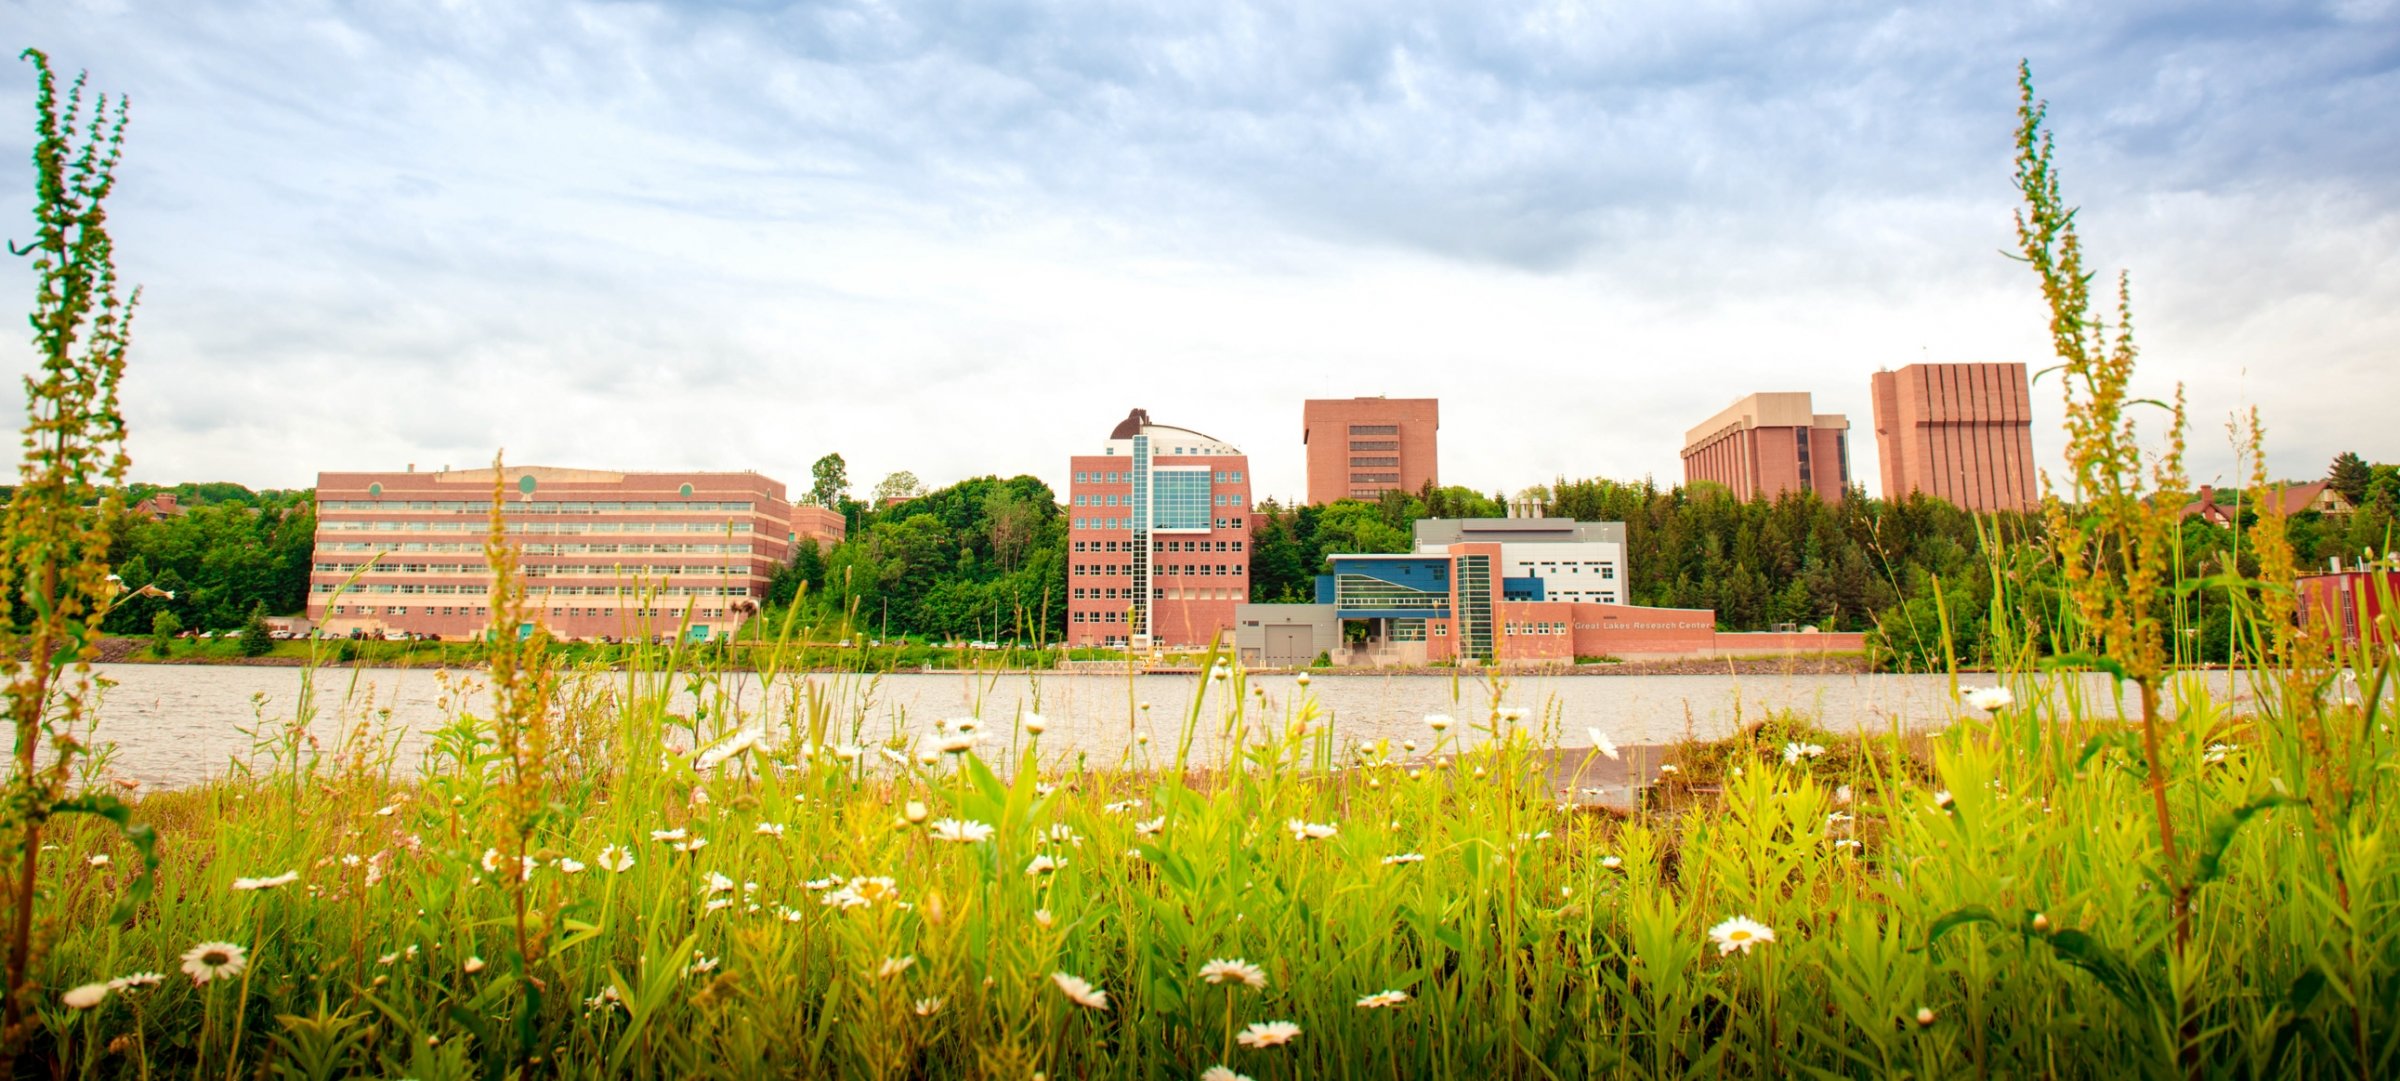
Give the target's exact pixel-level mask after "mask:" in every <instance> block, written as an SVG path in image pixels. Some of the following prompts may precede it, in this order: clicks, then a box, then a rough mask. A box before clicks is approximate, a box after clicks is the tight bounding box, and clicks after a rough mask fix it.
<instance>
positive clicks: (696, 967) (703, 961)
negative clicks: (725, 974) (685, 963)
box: [683, 957, 717, 976]
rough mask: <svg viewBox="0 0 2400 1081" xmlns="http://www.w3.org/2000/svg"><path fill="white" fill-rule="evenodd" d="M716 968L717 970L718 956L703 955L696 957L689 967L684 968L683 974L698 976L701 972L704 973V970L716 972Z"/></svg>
mask: <svg viewBox="0 0 2400 1081" xmlns="http://www.w3.org/2000/svg"><path fill="white" fill-rule="evenodd" d="M716 970H717V959H716V958H714V957H701V958H696V959H694V960H693V961H692V964H691V967H689V968H686V969H684V970H683V974H684V975H686V976H697V975H700V974H701V973H704V972H714V971H716Z"/></svg>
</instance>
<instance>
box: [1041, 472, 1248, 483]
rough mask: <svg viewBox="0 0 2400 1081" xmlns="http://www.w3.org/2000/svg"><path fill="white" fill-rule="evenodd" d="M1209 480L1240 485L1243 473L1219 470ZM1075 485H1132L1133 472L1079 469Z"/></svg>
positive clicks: (1210, 475)
mask: <svg viewBox="0 0 2400 1081" xmlns="http://www.w3.org/2000/svg"><path fill="white" fill-rule="evenodd" d="M1209 479H1210V480H1211V481H1214V482H1216V483H1218V484H1240V483H1241V482H1242V471H1241V470H1239V469H1219V470H1217V471H1215V472H1213V473H1210V474H1209ZM1075 483H1077V484H1131V483H1133V471H1132V470H1129V469H1107V470H1101V469H1078V470H1076V471H1075Z"/></svg>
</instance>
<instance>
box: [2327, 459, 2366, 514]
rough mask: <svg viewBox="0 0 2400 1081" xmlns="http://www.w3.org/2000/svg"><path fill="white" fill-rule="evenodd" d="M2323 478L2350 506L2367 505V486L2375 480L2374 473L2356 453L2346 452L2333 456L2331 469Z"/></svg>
mask: <svg viewBox="0 0 2400 1081" xmlns="http://www.w3.org/2000/svg"><path fill="white" fill-rule="evenodd" d="M2325 476H2326V480H2328V481H2330V482H2332V487H2333V490H2334V491H2336V492H2339V493H2341V496H2342V498H2343V499H2347V500H2349V501H2350V505H2351V506H2353V507H2363V506H2366V505H2367V485H2368V484H2369V483H2370V482H2372V481H2373V480H2374V479H2375V471H2374V470H2373V469H2372V468H2369V467H2368V465H2367V460H2366V459H2364V458H2361V457H2359V456H2358V452H2357V451H2348V450H2346V451H2343V452H2342V453H2341V454H2339V455H2337V456H2335V458H2334V459H2333V468H2332V469H2331V470H2330V471H2328V472H2327V473H2326V475H2325Z"/></svg>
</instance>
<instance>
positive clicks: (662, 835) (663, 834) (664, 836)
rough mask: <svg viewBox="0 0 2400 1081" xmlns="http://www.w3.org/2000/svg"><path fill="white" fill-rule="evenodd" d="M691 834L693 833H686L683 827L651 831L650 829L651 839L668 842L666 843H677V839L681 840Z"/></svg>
mask: <svg viewBox="0 0 2400 1081" xmlns="http://www.w3.org/2000/svg"><path fill="white" fill-rule="evenodd" d="M689 836H691V834H688V833H685V832H684V831H683V830H682V829H680V828H678V829H671V830H651V831H650V839H651V840H653V841H664V842H666V843H668V844H673V843H675V842H677V841H681V840H683V839H684V838H686V837H689Z"/></svg>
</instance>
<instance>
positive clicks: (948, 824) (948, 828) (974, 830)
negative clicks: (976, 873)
mask: <svg viewBox="0 0 2400 1081" xmlns="http://www.w3.org/2000/svg"><path fill="white" fill-rule="evenodd" d="M992 832H993V831H992V827H991V826H990V825H988V824H985V823H982V822H977V821H974V820H973V819H968V820H966V821H960V820H959V819H955V818H937V819H935V820H934V822H933V839H934V840H937V841H949V842H951V843H953V844H962V845H971V844H977V843H980V842H983V841H988V840H991V839H992Z"/></svg>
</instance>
